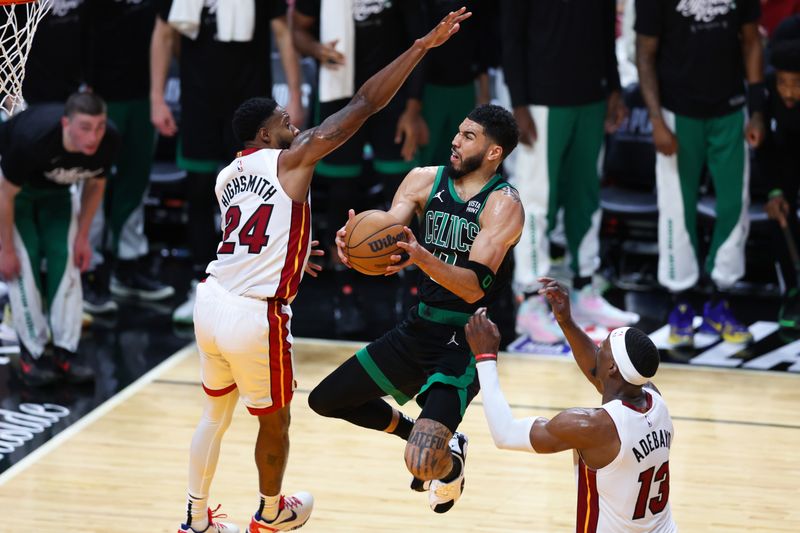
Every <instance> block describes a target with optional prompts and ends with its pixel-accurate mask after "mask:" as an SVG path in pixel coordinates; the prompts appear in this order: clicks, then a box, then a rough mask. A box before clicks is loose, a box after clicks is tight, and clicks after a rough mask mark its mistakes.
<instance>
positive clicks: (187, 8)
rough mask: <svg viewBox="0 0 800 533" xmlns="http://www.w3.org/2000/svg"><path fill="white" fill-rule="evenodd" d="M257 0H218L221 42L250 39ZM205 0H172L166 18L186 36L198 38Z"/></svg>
mask: <svg viewBox="0 0 800 533" xmlns="http://www.w3.org/2000/svg"><path fill="white" fill-rule="evenodd" d="M255 1H256V0H218V1H217V4H216V6H215V7H213V8H212V9H215V10H216V16H217V40H218V41H220V42H225V43H227V42H232V41H241V42H248V41H251V40H252V39H253V32H254V30H255V20H256V4H255ZM205 3H206V2H205V0H173V2H172V7H171V8H170V10H169V17H168V20H167V22H169V24H170V25H171V26H172V27H173V28H175V29H176V30H178V31H179V32H180V33H181V34H183V35H185V36H186V37H188V38H189V39H192V40H194V39H197V36H198V35H199V33H200V17H201V15H202V14H203V7H204V5H205Z"/></svg>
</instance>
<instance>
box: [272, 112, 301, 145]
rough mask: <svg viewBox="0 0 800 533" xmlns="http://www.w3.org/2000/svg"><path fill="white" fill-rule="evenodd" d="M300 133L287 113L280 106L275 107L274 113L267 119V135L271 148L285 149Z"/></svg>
mask: <svg viewBox="0 0 800 533" xmlns="http://www.w3.org/2000/svg"><path fill="white" fill-rule="evenodd" d="M299 133H300V130H298V129H297V128H295V127H294V126H293V125H292V121H291V120H290V118H289V113H287V112H286V110H285V109H283V108H282V107H278V108H276V109H275V113H274V114H273V116H272V118H271V119H270V121H269V137H270V145H271V147H272V148H279V149H281V150H286V149H287V148H289V147H290V146H291V145H292V141H293V140H294V138H295V137H297V135H298V134H299Z"/></svg>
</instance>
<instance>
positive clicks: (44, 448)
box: [0, 343, 195, 486]
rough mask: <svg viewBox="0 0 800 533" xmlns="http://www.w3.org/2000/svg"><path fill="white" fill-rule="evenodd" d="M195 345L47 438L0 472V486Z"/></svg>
mask: <svg viewBox="0 0 800 533" xmlns="http://www.w3.org/2000/svg"><path fill="white" fill-rule="evenodd" d="M194 351H195V345H194V343H192V344H189V345H188V346H186V347H185V348H181V349H180V350H178V351H177V352H175V353H174V354H172V355H170V356H169V357H167V358H166V359H165V360H164V361H162V362H161V363H159V364H158V365H156V366H155V367H153V368H152V369H151V370H150V371H149V372H147V373H146V374H144V375H143V376H142V377H140V378H139V379H137V380H136V381H134V382H133V383H131V384H130V385H128V386H127V387H125V388H124V389H122V390H121V391H119V392H118V393H116V394H115V395H114V396H112V397H111V398H109V399H108V400H106V401H105V402H103V403H102V404H100V405H98V406H97V407H95V408H94V409H93V410H92V411H90V412H89V413H87V414H86V415H85V416H84V417H82V418H81V419H80V420H78V421H77V422H75V423H74V424H72V425H71V426H69V427H67V428H66V429H64V431H62V432H61V433H59V434H58V435H56V436H55V437H53V438H52V439H50V440H48V441H47V442H45V443H44V444H42V445H41V446H39V447H38V448H36V449H35V450H34V451H33V452H31V453H30V454H28V455H27V456H25V457H24V458H23V459H22V460H21V461H20V462H18V463H16V464H14V465H13V466H12V467H10V468H9V469H8V470H6V471H5V472H3V473H2V474H0V486H2V485H4V484H5V483H7V482H9V481H10V480H11V479H13V478H14V477H15V476H17V475H18V474H20V473H21V472H23V471H24V470H25V469H27V468H28V467H29V466H31V465H32V464H34V463H35V462H36V461H38V460H39V459H41V458H42V457H44V456H45V455H47V454H48V453H50V452H52V451H53V450H55V449H56V448H58V447H59V446H61V444H62V443H63V442H64V441H66V440H68V439H69V438H70V437H72V436H73V435H75V434H77V433H79V432H81V431H83V429H84V428H86V427H87V426H89V425H91V424H92V423H93V422H95V421H96V420H99V419H100V418H102V417H103V416H104V415H105V414H106V413H108V412H109V411H111V410H112V409H114V408H115V407H117V406H118V405H120V404H121V403H123V402H124V401H125V400H127V399H129V398H130V397H131V396H133V395H134V394H136V393H137V392H139V391H140V390H142V389H143V388H144V387H146V386H147V385H149V384H150V383H152V382H153V381H154V380H155V379H156V378H157V377H158V376H159V375H161V374H162V373H164V372H166V371H167V370H169V369H171V368H172V367H174V366H176V365H177V364H178V363H180V362H181V361H182V360H183V359H185V358H186V357H187V356H188V355H189V354H191V353H194Z"/></svg>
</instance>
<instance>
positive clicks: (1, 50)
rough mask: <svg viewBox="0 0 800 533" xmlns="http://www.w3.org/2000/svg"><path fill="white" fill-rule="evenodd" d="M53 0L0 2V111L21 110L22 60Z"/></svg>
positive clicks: (4, 0)
mask: <svg viewBox="0 0 800 533" xmlns="http://www.w3.org/2000/svg"><path fill="white" fill-rule="evenodd" d="M53 1H54V0H0V9H2V13H3V19H2V20H0V112H2V113H6V114H7V115H9V116H10V115H13V114H14V112H15V111H21V110H22V105H23V100H22V80H23V79H24V78H25V61H26V60H27V59H28V53H29V52H30V51H31V45H32V44H33V34H34V33H35V32H36V27H37V26H38V25H39V22H40V21H41V20H42V17H44V16H45V14H46V13H47V12H48V11H49V10H50V7H52V5H53Z"/></svg>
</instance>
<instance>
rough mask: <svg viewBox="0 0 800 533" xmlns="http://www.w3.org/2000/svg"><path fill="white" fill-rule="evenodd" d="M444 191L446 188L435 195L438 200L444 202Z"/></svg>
mask: <svg viewBox="0 0 800 533" xmlns="http://www.w3.org/2000/svg"><path fill="white" fill-rule="evenodd" d="M443 192H444V189H442V190H441V191H439V192H437V193H436V194H434V195H433V197H434V198H436V199H437V200H439V201H440V202H444V200H442V193H443Z"/></svg>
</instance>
